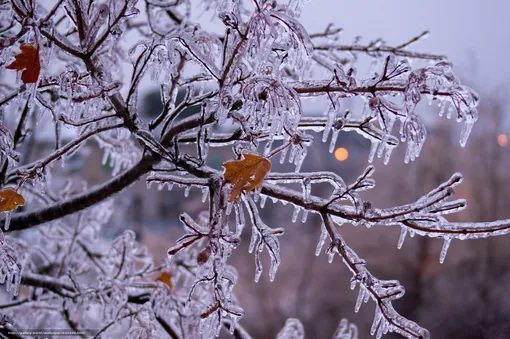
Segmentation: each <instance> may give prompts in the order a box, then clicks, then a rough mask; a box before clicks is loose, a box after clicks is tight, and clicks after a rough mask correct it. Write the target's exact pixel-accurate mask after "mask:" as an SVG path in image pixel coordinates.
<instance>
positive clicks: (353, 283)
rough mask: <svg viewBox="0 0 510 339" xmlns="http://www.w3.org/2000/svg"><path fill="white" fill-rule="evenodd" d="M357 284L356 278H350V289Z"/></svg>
mask: <svg viewBox="0 0 510 339" xmlns="http://www.w3.org/2000/svg"><path fill="white" fill-rule="evenodd" d="M357 284H358V280H356V279H354V278H353V279H351V284H350V286H349V287H350V288H351V291H354V289H355V288H356V285H357Z"/></svg>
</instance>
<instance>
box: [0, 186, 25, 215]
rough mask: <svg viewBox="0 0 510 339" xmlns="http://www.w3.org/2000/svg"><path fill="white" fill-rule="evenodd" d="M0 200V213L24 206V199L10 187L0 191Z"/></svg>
mask: <svg viewBox="0 0 510 339" xmlns="http://www.w3.org/2000/svg"><path fill="white" fill-rule="evenodd" d="M0 198H2V200H1V201H0V212H7V211H12V210H15V209H16V208H17V207H18V206H23V205H25V198H23V196H22V195H21V194H19V193H18V192H16V191H15V190H14V189H12V188H10V187H8V188H6V189H4V190H1V191H0Z"/></svg>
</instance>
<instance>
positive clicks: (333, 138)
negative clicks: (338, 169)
mask: <svg viewBox="0 0 510 339" xmlns="http://www.w3.org/2000/svg"><path fill="white" fill-rule="evenodd" d="M337 139H338V130H337V129H334V130H333V133H332V134H331V142H330V143H329V153H333V151H334V150H335V145H336V140H337Z"/></svg>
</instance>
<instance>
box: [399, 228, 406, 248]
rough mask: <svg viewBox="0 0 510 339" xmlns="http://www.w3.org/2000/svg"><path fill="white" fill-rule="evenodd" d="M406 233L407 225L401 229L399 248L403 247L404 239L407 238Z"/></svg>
mask: <svg viewBox="0 0 510 339" xmlns="http://www.w3.org/2000/svg"><path fill="white" fill-rule="evenodd" d="M406 235H407V227H402V229H401V230H400V238H398V244H397V248H398V249H401V248H402V245H403V244H404V240H406Z"/></svg>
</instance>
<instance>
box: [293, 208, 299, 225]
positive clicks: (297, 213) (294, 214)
mask: <svg viewBox="0 0 510 339" xmlns="http://www.w3.org/2000/svg"><path fill="white" fill-rule="evenodd" d="M300 210H301V207H299V206H296V207H294V213H292V222H293V223H295V222H296V221H297V218H298V215H299V211H300Z"/></svg>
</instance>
